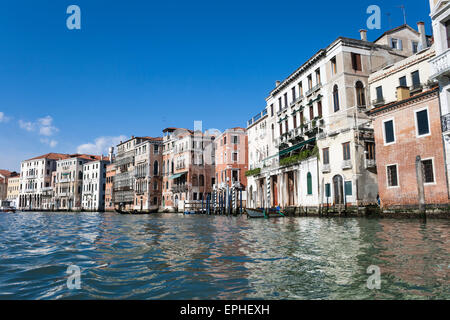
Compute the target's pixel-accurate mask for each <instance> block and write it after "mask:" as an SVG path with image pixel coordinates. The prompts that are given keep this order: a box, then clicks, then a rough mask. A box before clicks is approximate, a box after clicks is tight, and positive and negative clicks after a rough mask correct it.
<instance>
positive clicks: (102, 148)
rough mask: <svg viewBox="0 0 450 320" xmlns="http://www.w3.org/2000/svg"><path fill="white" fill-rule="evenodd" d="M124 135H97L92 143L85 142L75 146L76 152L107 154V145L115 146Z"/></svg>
mask: <svg viewBox="0 0 450 320" xmlns="http://www.w3.org/2000/svg"><path fill="white" fill-rule="evenodd" d="M126 139H127V137H126V136H124V135H121V136H118V137H98V138H97V139H95V141H94V142H93V143H85V144H82V145H80V146H78V148H77V153H87V154H97V155H99V154H107V153H108V149H109V147H115V146H116V145H117V144H119V142H120V141H125V140H126Z"/></svg>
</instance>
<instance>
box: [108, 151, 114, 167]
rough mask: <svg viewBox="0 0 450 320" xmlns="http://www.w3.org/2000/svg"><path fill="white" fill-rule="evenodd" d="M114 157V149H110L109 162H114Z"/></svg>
mask: <svg viewBox="0 0 450 320" xmlns="http://www.w3.org/2000/svg"><path fill="white" fill-rule="evenodd" d="M113 157H114V147H110V148H109V162H111V163H112V162H113Z"/></svg>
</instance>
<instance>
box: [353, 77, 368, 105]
mask: <svg viewBox="0 0 450 320" xmlns="http://www.w3.org/2000/svg"><path fill="white" fill-rule="evenodd" d="M355 89H356V105H357V106H358V107H365V106H366V95H365V93H364V85H363V84H362V82H361V81H358V82H356V85H355Z"/></svg>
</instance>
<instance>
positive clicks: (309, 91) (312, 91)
mask: <svg viewBox="0 0 450 320" xmlns="http://www.w3.org/2000/svg"><path fill="white" fill-rule="evenodd" d="M321 87H322V84H321V83H318V84H316V85H315V86H314V87H312V88H311V89H309V90H308V91H307V92H306V95H307V96H310V95H312V94H313V93H314V92H316V91H317V90H319V89H320V88H321Z"/></svg>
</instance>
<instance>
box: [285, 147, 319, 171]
mask: <svg viewBox="0 0 450 320" xmlns="http://www.w3.org/2000/svg"><path fill="white" fill-rule="evenodd" d="M312 156H317V157H318V156H319V148H318V147H317V145H316V146H314V148H313V149H312V150H311V149H306V150H303V151H302V152H300V153H299V154H295V155H292V156H290V157H287V158H283V159H281V160H280V166H290V165H292V164H295V163H298V162H301V161H303V160H305V159H308V158H310V157H312Z"/></svg>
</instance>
